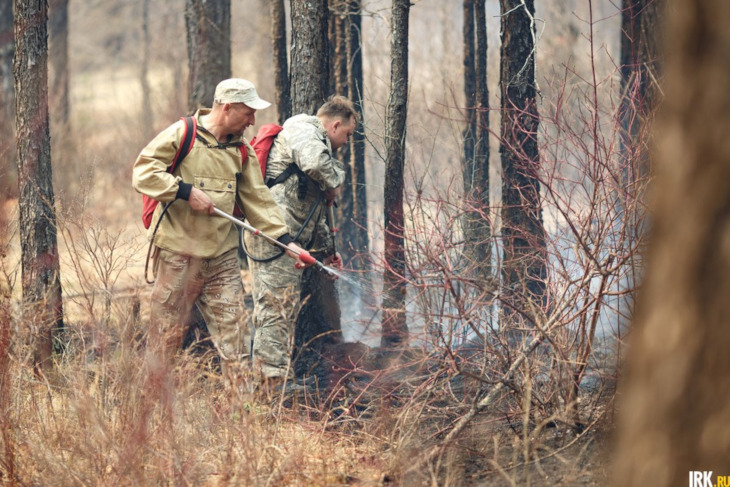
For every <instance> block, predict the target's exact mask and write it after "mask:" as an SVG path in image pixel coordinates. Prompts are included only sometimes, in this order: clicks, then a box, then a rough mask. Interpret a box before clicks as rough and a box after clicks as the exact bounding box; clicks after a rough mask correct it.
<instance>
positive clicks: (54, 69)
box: [48, 0, 69, 136]
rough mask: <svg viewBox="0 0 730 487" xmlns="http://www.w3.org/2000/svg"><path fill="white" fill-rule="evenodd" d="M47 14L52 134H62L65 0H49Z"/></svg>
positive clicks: (65, 90)
mask: <svg viewBox="0 0 730 487" xmlns="http://www.w3.org/2000/svg"><path fill="white" fill-rule="evenodd" d="M48 15H49V19H48V38H49V41H48V42H49V45H48V47H49V49H48V54H49V56H48V59H49V61H50V62H49V77H50V82H49V84H48V86H49V90H50V93H49V98H50V107H51V110H50V113H51V119H52V121H53V124H54V125H55V129H54V133H55V134H56V135H57V136H65V135H66V132H67V131H68V121H69V97H68V86H69V80H68V0H49V2H48Z"/></svg>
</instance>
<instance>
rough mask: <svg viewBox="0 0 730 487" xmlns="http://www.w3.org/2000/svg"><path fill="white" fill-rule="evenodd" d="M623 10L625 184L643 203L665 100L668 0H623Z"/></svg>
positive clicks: (622, 67) (622, 64)
mask: <svg viewBox="0 0 730 487" xmlns="http://www.w3.org/2000/svg"><path fill="white" fill-rule="evenodd" d="M621 7H622V10H621V91H622V93H623V97H622V99H621V126H622V129H623V137H622V144H623V151H624V160H625V163H624V174H623V183H624V188H625V192H626V193H627V194H628V195H633V196H634V197H635V198H636V199H637V200H643V199H644V195H643V189H644V188H645V187H646V180H647V178H648V177H649V174H650V172H651V163H650V160H649V150H648V144H647V141H648V139H649V136H648V133H649V130H650V126H651V120H652V118H653V114H654V108H655V107H656V106H657V103H658V102H659V100H660V98H661V89H660V88H659V79H660V78H661V55H660V52H659V40H660V39H659V36H660V32H661V29H660V28H659V25H660V21H661V17H662V16H663V11H664V0H623V2H622V6H621ZM629 204H630V203H629Z"/></svg>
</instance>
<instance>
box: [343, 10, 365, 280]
mask: <svg viewBox="0 0 730 487" xmlns="http://www.w3.org/2000/svg"><path fill="white" fill-rule="evenodd" d="M361 20H362V5H361V0H348V11H347V24H346V25H347V59H348V70H347V85H348V89H349V91H350V99H351V100H352V101H353V102H354V104H355V108H357V110H358V113H359V114H360V120H361V122H360V124H358V127H357V130H355V133H354V134H353V136H352V140H351V141H350V171H351V176H350V179H351V184H352V186H350V188H351V189H352V215H351V220H350V221H348V220H347V218H343V220H342V221H343V235H345V236H346V238H345V239H346V240H347V241H349V242H352V248H351V249H349V250H350V251H351V252H352V253H353V255H355V256H357V258H355V259H352V260H351V261H350V265H352V267H353V268H355V269H358V270H362V271H365V270H368V269H369V268H370V265H369V261H368V260H367V255H366V254H367V252H368V250H369V248H370V238H369V236H368V229H367V218H368V208H367V190H366V187H367V185H366V179H365V127H364V123H363V121H364V120H365V118H364V112H363V99H362V89H363V84H362V81H363V79H362V21H361ZM348 227H349V228H348ZM345 239H343V240H345Z"/></svg>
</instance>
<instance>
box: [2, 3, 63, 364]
mask: <svg viewBox="0 0 730 487" xmlns="http://www.w3.org/2000/svg"><path fill="white" fill-rule="evenodd" d="M47 20H48V4H47V3H46V2H45V1H43V0H35V1H27V0H15V42H16V46H15V62H14V72H15V93H16V94H17V95H16V126H17V134H16V145H17V150H18V154H17V156H18V188H19V191H20V200H19V202H18V206H19V208H20V222H19V227H20V242H21V267H22V274H23V279H22V281H23V304H24V307H23V316H24V318H23V321H24V322H25V323H28V324H30V326H31V327H32V330H33V332H34V334H35V335H36V346H35V363H36V365H37V366H39V367H40V368H41V369H43V370H46V371H48V370H50V369H51V368H52V365H53V362H52V361H51V353H52V349H53V333H54V330H56V329H59V328H61V327H62V326H63V307H62V301H61V281H60V275H59V261H58V245H57V233H56V212H55V206H54V196H53V184H52V173H51V141H50V135H49V121H48V68H47V61H48V45H47V41H46V39H47Z"/></svg>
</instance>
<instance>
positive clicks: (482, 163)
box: [462, 0, 491, 278]
mask: <svg viewBox="0 0 730 487" xmlns="http://www.w3.org/2000/svg"><path fill="white" fill-rule="evenodd" d="M463 10H464V28H463V37H464V95H465V103H466V128H465V129H464V142H463V144H464V161H463V165H462V176H463V182H464V196H465V197H464V202H465V205H467V208H468V211H466V212H465V214H464V218H463V222H464V247H465V254H466V257H467V259H468V263H467V268H468V270H469V272H473V273H474V274H475V275H476V276H478V277H481V278H486V277H487V276H488V275H489V273H490V265H489V264H490V236H491V227H490V225H489V112H488V109H489V99H488V97H489V92H488V89H487V24H486V13H485V6H484V0H465V1H464V5H463Z"/></svg>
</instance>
